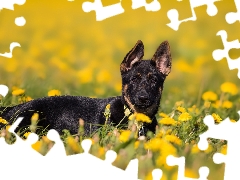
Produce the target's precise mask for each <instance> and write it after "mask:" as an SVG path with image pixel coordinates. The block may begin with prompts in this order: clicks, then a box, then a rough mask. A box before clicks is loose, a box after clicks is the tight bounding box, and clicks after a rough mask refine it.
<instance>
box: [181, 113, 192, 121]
mask: <svg viewBox="0 0 240 180" xmlns="http://www.w3.org/2000/svg"><path fill="white" fill-rule="evenodd" d="M191 119H192V116H191V115H190V114H189V113H187V112H184V113H182V114H180V116H179V117H178V120H179V121H189V120H191Z"/></svg>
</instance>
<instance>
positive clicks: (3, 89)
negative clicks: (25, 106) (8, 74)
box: [0, 84, 9, 97]
mask: <svg viewBox="0 0 240 180" xmlns="http://www.w3.org/2000/svg"><path fill="white" fill-rule="evenodd" d="M8 91H9V89H8V87H7V86H6V85H3V84H0V95H2V96H3V97H5V96H6V95H7V94H8Z"/></svg>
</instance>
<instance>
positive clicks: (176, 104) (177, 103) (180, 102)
mask: <svg viewBox="0 0 240 180" xmlns="http://www.w3.org/2000/svg"><path fill="white" fill-rule="evenodd" d="M183 103H184V102H183V101H177V102H176V103H175V106H177V107H178V106H182V105H183Z"/></svg>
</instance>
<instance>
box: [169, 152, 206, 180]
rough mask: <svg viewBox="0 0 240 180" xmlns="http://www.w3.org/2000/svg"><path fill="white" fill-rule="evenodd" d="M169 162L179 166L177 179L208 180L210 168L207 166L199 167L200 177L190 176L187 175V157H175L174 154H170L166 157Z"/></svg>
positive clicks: (170, 164) (171, 164)
mask: <svg viewBox="0 0 240 180" xmlns="http://www.w3.org/2000/svg"><path fill="white" fill-rule="evenodd" d="M166 161H167V164H168V165H169V166H176V165H177V166H178V178H177V180H207V177H208V175H209V168H208V167H206V166H203V167H201V168H199V178H198V179H194V178H189V177H185V157H184V156H182V157H174V156H172V155H169V156H168V157H167V159H166Z"/></svg>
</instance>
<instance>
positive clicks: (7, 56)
mask: <svg viewBox="0 0 240 180" xmlns="http://www.w3.org/2000/svg"><path fill="white" fill-rule="evenodd" d="M15 47H21V46H20V44H19V43H18V42H12V43H11V44H10V52H5V53H0V56H3V57H6V58H12V52H13V49H14V48H15Z"/></svg>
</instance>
